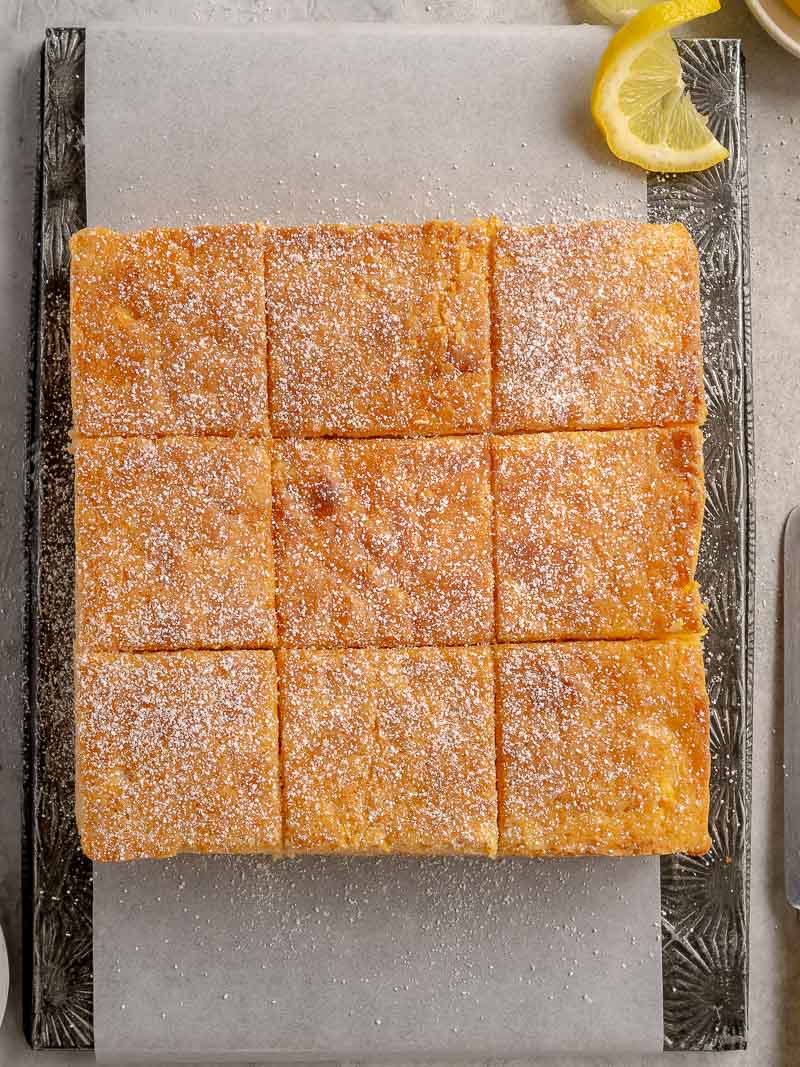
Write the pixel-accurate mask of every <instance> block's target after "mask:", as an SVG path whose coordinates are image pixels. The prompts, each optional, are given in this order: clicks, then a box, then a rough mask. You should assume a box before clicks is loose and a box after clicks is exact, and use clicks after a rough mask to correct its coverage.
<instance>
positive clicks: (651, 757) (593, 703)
mask: <svg viewBox="0 0 800 1067" xmlns="http://www.w3.org/2000/svg"><path fill="white" fill-rule="evenodd" d="M497 687H498V700H497V708H498V791H499V797H500V816H499V821H500V840H499V851H500V853H501V854H504V855H525V856H565V855H579V854H585V853H595V854H600V855H632V854H636V853H668V852H689V853H695V854H699V853H703V852H706V851H707V850H708V848H709V847H710V843H711V842H710V840H709V836H708V803H709V793H708V783H709V766H710V763H709V717H708V697H707V696H706V689H705V679H704V675H703V656H702V649H701V644H700V638H699V637H698V636H693V637H679V638H671V639H667V640H665V641H604V642H591V641H589V642H578V641H573V642H565V643H562V644H548V643H544V642H543V643H541V644H535V645H519V646H514V647H506V648H499V649H498V650H497Z"/></svg>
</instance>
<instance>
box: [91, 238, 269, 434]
mask: <svg viewBox="0 0 800 1067" xmlns="http://www.w3.org/2000/svg"><path fill="white" fill-rule="evenodd" d="M262 246H263V239H262V229H261V227H260V226H259V225H249V224H248V225H241V226H219V227H217V226H198V227H195V228H194V229H183V230H179V229H160V230H147V231H145V232H143V233H135V234H122V233H114V232H113V231H112V230H105V229H95V230H81V231H79V232H78V233H77V234H75V236H74V237H73V238H72V240H71V241H70V251H71V253H72V267H71V294H70V307H71V323H70V331H71V359H72V408H73V415H74V421H75V428H76V430H77V432H78V433H81V434H87V435H91V436H102V435H108V434H117V435H125V434H150V435H157V434H176V433H177V434H181V433H186V434H239V433H242V434H258V435H260V434H264V433H268V425H269V421H268V416H267V411H268V396H267V357H266V324H265V318H264V262H263V256H262Z"/></svg>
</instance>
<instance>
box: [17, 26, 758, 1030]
mask: <svg viewBox="0 0 800 1067" xmlns="http://www.w3.org/2000/svg"><path fill="white" fill-rule="evenodd" d="M679 47H680V51H681V58H682V62H683V65H684V71H685V75H686V80H687V83H688V84H689V87H690V89H691V91H692V93H693V95H695V97H696V99H697V101H698V103H699V104H700V106H701V107H702V108H703V110H704V111H705V113H707V114H708V115H709V116H710V119H711V125H712V127H713V128H714V130H715V132H716V133H717V135H718V136H719V137H720V139H721V140H723V141H724V142H725V143H726V144H727V145H728V146H729V147H730V149H731V159H730V161H728V162H727V163H725V164H722V165H721V166H719V167H715V168H714V169H713V170H711V171H708V172H706V173H705V174H699V175H697V174H694V175H683V176H678V177H674V176H670V177H667V178H663V177H657V176H651V177H650V179H649V183H648V210H649V215H650V218H651V219H652V220H653V221H680V222H683V223H685V224H686V225H687V226H688V228H689V229H690V231H691V232H692V234H693V236H694V238H695V240H696V241H697V244H698V248H699V250H700V259H701V272H702V286H703V294H704V345H705V356H706V390H707V396H708V403H709V418H708V423H707V426H706V454H705V459H706V485H707V490H708V505H707V508H706V517H705V525H704V531H703V544H702V547H701V553H700V564H699V575H700V581H701V584H702V586H703V589H704V593H705V596H706V599H707V601H708V604H709V614H708V620H709V634H708V638H707V641H706V670H707V675H708V682H709V691H710V694H711V700H712V723H711V736H712V813H711V833H712V839H713V848H712V851H711V852H710V853H709V855H708V856H707V857H701V858H693V857H688V856H677V857H672V856H670V857H665V858H663V859H662V861H661V892H662V932H663V955H662V961H663V985H664V1047H665V1049H680V1050H687V1049H693V1050H694V1049H705V1050H716V1049H737V1048H743V1047H744V1046H745V1044H746V1033H747V973H748V952H747V928H748V890H749V828H750V756H751V718H750V708H751V693H752V650H753V580H754V562H753V559H754V544H755V525H754V513H753V428H752V371H751V362H750V318H749V268H748V254H749V244H748V241H749V237H748V233H749V231H748V204H747V143H746V136H747V135H746V108H745V96H744V77H743V64H742V59H741V52H740V47H739V43H738V41H705V40H698V41H684V42H681V43H680V45H679ZM84 48H85V32H84V31H83V30H80V29H52V30H48V32H47V35H46V38H45V42H44V46H43V50H42V84H41V145H40V166H39V168H38V171H39V175H38V180H39V187H38V210H37V218H36V221H35V225H36V227H37V236H38V241H37V261H36V264H35V272H34V286H33V319H32V339H33V353H32V361H31V379H30V382H31V386H30V398H29V419H28V449H29V451H28V538H29V543H28V558H29V586H28V592H29V600H28V635H29V645H28V667H29V693H30V707H29V715H28V716H27V740H28V759H27V775H26V791H25V815H26V818H25V835H26V840H25V866H24V871H23V877H24V889H25V912H24V918H25V978H26V992H25V1003H26V1033H27V1036H28V1040H29V1041H30V1042H31V1044H32V1045H33V1047H34V1048H41V1049H44V1048H74V1049H90V1048H92V1046H93V1015H92V886H91V864H90V863H89V862H88V861H87V860H86V859H85V858H84V857H83V855H82V853H81V852H80V849H79V847H78V839H77V833H76V830H75V821H74V812H73V808H72V804H73V796H72V780H71V771H70V769H71V766H72V630H71V626H72V562H73V561H72V553H71V548H70V547H69V546H70V538H69V537H68V536H67V537H65V531H69V530H70V529H71V525H72V498H71V486H72V470H71V460H70V457H69V454H68V452H67V448H66V445H67V442H68V439H69V438H68V435H69V428H70V421H71V420H70V408H69V278H68V248H67V242H68V240H69V236H70V234H71V233H73V232H74V231H75V230H76V229H79V228H80V227H81V226H83V225H84V224H85V215H86V205H85V173H84V144H83V123H84V87H83V71H84V68H83V57H84Z"/></svg>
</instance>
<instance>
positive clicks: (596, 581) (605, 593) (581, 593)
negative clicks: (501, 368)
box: [493, 429, 704, 641]
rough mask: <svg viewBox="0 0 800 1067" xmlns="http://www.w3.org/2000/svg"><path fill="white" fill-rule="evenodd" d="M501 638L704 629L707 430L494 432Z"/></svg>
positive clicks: (650, 634)
mask: <svg viewBox="0 0 800 1067" xmlns="http://www.w3.org/2000/svg"><path fill="white" fill-rule="evenodd" d="M493 450H494V488H495V514H496V559H497V575H498V577H497V599H498V615H497V635H498V639H499V640H500V641H542V640H544V641H556V640H563V639H565V638H584V639H591V638H624V637H662V636H665V635H667V634H671V633H679V632H682V631H691V632H698V631H700V630H701V629H702V603H701V601H700V595H699V592H698V588H697V583H696V582H695V580H694V572H695V566H696V563H697V553H698V549H699V544H700V531H701V526H702V519H703V502H704V488H703V450H702V434H701V433H700V431H699V430H696V429H689V430H687V429H674V430H669V429H651V430H613V431H607V432H594V431H585V432H581V433H541V434H530V435H521V436H517V437H504V438H500V437H496V438H494V439H493Z"/></svg>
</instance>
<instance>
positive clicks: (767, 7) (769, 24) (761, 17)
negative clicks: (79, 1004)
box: [747, 0, 800, 57]
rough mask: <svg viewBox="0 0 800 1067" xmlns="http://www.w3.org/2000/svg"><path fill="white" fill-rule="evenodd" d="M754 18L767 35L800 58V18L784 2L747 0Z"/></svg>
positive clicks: (777, 0) (776, 0)
mask: <svg viewBox="0 0 800 1067" xmlns="http://www.w3.org/2000/svg"><path fill="white" fill-rule="evenodd" d="M747 6H748V7H749V8H750V10H751V11H752V13H753V16H754V17H755V18H756V19H757V20H758V21H759V22H760V23H761V25H762V26H763V27H764V29H765V30H766V31H767V33H768V34H769V35H770V37H772V38H773V39H774V40H776V41H777V42H778V44H779V45H780V46H781V47H782V48H785V49H786V51H787V52H791V53H792V55H795V56H798V57H800V18H798V17H797V15H793V14H792V12H791V11H790V10H789V8H788V7H787V6H786V4H784V2H783V0H747Z"/></svg>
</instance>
